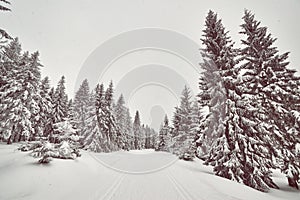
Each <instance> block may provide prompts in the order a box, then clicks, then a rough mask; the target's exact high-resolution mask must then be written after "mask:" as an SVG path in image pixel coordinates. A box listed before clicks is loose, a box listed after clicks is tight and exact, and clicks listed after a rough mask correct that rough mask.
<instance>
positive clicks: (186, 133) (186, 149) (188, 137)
mask: <svg viewBox="0 0 300 200" xmlns="http://www.w3.org/2000/svg"><path fill="white" fill-rule="evenodd" d="M191 98H192V96H191V91H190V89H189V88H188V87H187V86H185V87H184V89H183V91H182V96H181V101H180V107H179V108H177V109H176V110H175V113H174V120H173V123H176V124H173V125H174V129H173V131H172V139H171V144H170V151H171V152H173V153H175V154H176V155H178V156H182V155H183V154H185V153H188V154H190V156H191V157H193V156H194V152H195V149H194V148H193V146H194V145H193V141H194V138H195V134H194V131H193V129H192V124H193V121H192V120H193V119H192V115H193V114H192V100H191Z"/></svg>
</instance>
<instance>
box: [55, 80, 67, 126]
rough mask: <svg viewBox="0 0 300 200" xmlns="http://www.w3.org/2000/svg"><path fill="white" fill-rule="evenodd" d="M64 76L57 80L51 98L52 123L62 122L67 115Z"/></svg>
mask: <svg viewBox="0 0 300 200" xmlns="http://www.w3.org/2000/svg"><path fill="white" fill-rule="evenodd" d="M65 82H66V81H65V76H62V77H61V79H60V80H59V82H58V84H57V87H56V89H55V92H54V97H53V116H54V123H57V122H62V121H64V119H65V118H66V117H67V115H68V96H67V94H66V88H65Z"/></svg>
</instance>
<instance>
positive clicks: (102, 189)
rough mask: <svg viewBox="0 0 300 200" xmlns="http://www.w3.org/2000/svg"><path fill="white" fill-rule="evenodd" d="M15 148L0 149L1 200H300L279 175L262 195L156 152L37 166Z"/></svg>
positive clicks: (84, 154)
mask: <svg viewBox="0 0 300 200" xmlns="http://www.w3.org/2000/svg"><path fill="white" fill-rule="evenodd" d="M16 148H17V146H14V145H10V146H8V145H4V144H0V199H1V200H2V199H5V200H6V199H7V200H8V199H36V200H40V199H43V200H45V199H49V200H56V199H63V200H76V199H80V200H81V199H82V200H86V199H91V200H101V199H103V200H105V199H120V200H129V199H130V200H218V199H220V200H238V199H245V200H246V199H249V200H255V199H257V200H265V199H270V200H278V199H284V200H289V199H295V200H296V199H297V200H299V199H300V192H299V191H297V190H294V189H291V188H289V187H288V186H287V183H286V179H285V177H284V176H283V175H281V174H280V173H279V172H277V171H276V172H275V173H274V180H275V181H276V183H278V185H279V186H280V187H281V190H271V191H270V192H269V193H262V192H258V191H256V190H253V189H251V188H249V187H246V186H244V185H242V184H238V183H235V182H232V181H229V180H226V179H223V178H220V177H217V176H214V175H213V174H212V169H211V167H207V166H203V165H202V162H201V161H200V160H195V161H193V162H185V161H182V160H178V159H177V158H176V157H174V156H173V155H171V154H168V153H163V152H153V151H149V150H148V151H131V152H114V153H109V154H103V153H102V154H96V153H89V152H82V157H80V158H78V159H77V160H75V161H73V160H57V159H55V160H54V161H52V162H51V163H50V164H49V165H40V164H37V160H36V159H34V158H32V157H30V156H29V155H28V153H23V152H19V151H16V150H15V149H16Z"/></svg>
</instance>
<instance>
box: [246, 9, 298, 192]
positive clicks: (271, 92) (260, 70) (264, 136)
mask: <svg viewBox="0 0 300 200" xmlns="http://www.w3.org/2000/svg"><path fill="white" fill-rule="evenodd" d="M243 20H244V23H243V24H242V25H241V27H242V31H241V32H240V33H241V34H243V35H245V37H246V39H244V40H242V44H243V48H242V49H241V56H242V59H243V61H244V62H245V64H244V65H242V66H241V69H242V70H243V72H244V73H243V78H244V80H245V81H244V82H243V84H242V88H243V89H244V90H243V92H244V93H246V94H247V95H248V97H249V96H251V99H250V101H249V105H251V106H252V107H254V109H253V110H252V113H251V116H250V118H251V119H252V120H253V121H255V122H256V124H257V126H256V127H257V128H256V131H257V133H256V137H257V138H258V140H259V141H260V143H262V144H263V146H264V154H263V155H262V157H263V158H264V159H263V160H264V162H265V165H266V166H268V167H269V168H270V167H272V168H275V167H278V166H274V164H273V162H272V161H273V158H274V157H275V158H277V159H278V160H279V162H280V161H282V162H283V166H282V167H281V169H282V170H283V172H285V173H286V175H287V177H288V181H289V185H290V186H292V187H296V188H298V185H297V181H298V180H299V173H300V168H299V164H297V162H294V161H295V158H296V155H295V145H296V143H297V141H298V142H299V138H297V136H295V135H294V134H291V133H290V132H289V131H288V129H289V128H290V127H288V126H286V124H288V123H289V122H290V119H291V118H290V117H291V115H290V113H292V112H293V106H292V104H290V103H291V102H290V100H292V101H295V102H297V101H298V99H299V96H298V97H297V95H296V93H295V92H296V91H297V90H298V89H297V87H298V88H299V81H298V80H299V78H297V77H295V71H293V70H289V69H287V67H286V66H287V65H288V61H287V58H288V53H284V54H279V53H278V50H277V48H276V47H274V46H273V44H274V42H275V41H276V39H274V38H272V36H271V34H269V33H267V27H263V26H260V22H258V21H257V20H255V18H254V15H253V14H252V13H251V12H250V11H248V10H246V11H245V15H244V17H243ZM297 82H298V83H297ZM298 102H299V101H298ZM266 168H267V167H266ZM265 171H266V172H263V173H264V174H266V173H270V172H269V170H267V169H266V170H265ZM268 185H269V186H270V184H268ZM271 186H272V185H271Z"/></svg>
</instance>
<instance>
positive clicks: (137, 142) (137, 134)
mask: <svg viewBox="0 0 300 200" xmlns="http://www.w3.org/2000/svg"><path fill="white" fill-rule="evenodd" d="M133 134H134V149H141V120H140V114H139V111H136V113H135V116H134V121H133Z"/></svg>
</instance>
